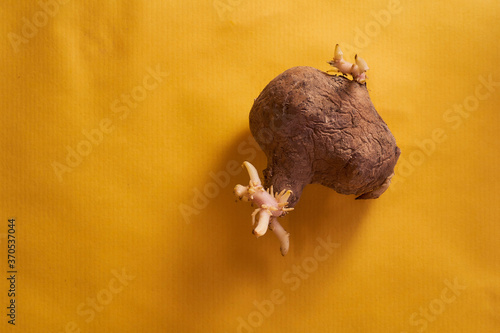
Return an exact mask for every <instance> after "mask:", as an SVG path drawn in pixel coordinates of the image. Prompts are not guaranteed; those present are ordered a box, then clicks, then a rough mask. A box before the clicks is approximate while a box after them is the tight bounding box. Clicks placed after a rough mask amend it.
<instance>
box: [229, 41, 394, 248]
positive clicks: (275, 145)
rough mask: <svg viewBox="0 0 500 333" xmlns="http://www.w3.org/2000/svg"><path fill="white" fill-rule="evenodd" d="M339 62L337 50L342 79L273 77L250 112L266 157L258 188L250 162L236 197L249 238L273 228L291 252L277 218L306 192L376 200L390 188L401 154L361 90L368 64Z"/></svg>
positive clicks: (304, 71) (293, 73)
mask: <svg viewBox="0 0 500 333" xmlns="http://www.w3.org/2000/svg"><path fill="white" fill-rule="evenodd" d="M355 59H356V64H350V63H348V62H346V61H345V60H344V59H343V58H342V53H341V51H340V48H339V47H338V45H337V47H336V51H335V58H334V60H333V61H331V62H330V64H332V65H333V66H335V67H336V68H337V69H338V70H339V71H341V72H342V73H343V74H350V75H352V78H353V80H350V79H348V78H346V77H343V76H331V75H329V74H327V73H325V72H322V71H320V70H318V69H315V68H312V67H294V68H291V69H289V70H287V71H285V72H283V73H282V74H280V75H278V76H277V77H276V78H275V79H273V80H272V81H271V82H270V83H269V84H268V85H267V86H266V87H265V88H264V90H263V91H262V92H261V93H260V95H259V97H258V98H257V99H256V100H255V102H254V104H253V107H252V109H251V110H250V130H251V132H252V135H253V136H254V138H255V139H256V141H257V142H258V143H259V145H260V147H261V148H262V150H263V151H264V153H265V154H266V156H267V168H266V169H265V170H264V182H263V183H262V182H261V180H260V177H259V173H258V171H257V169H255V167H254V166H253V165H252V164H250V163H249V162H244V163H243V165H244V167H246V169H247V171H248V174H249V176H250V182H249V184H248V186H243V185H236V187H235V188H234V193H235V194H236V196H237V197H239V198H240V199H241V200H243V201H250V202H252V204H253V205H255V206H256V207H257V208H256V209H255V211H254V212H253V214H252V223H253V224H255V220H256V219H257V226H256V227H255V228H254V230H253V233H254V235H256V236H257V237H260V236H262V235H264V234H265V233H266V231H267V230H268V229H271V230H272V231H273V232H274V233H275V234H276V236H277V237H278V239H279V240H280V243H281V254H282V255H285V254H286V253H287V252H288V248H289V233H288V232H286V230H285V229H284V228H283V227H282V226H281V225H280V223H279V222H278V220H277V219H278V217H281V216H283V215H285V214H286V213H287V212H289V211H291V210H293V207H294V206H295V205H296V204H297V202H298V200H299V198H300V196H301V194H302V191H303V189H304V187H305V186H306V185H307V184H312V183H317V184H321V185H324V186H327V187H329V188H332V189H334V190H335V191H337V192H338V193H341V194H355V195H356V196H357V198H356V199H376V198H378V197H379V196H380V195H381V194H382V193H383V192H384V191H385V190H386V189H387V188H388V186H389V184H390V181H391V178H392V176H393V175H394V167H395V165H396V162H397V160H398V158H399V155H400V154H401V151H400V149H399V148H398V147H397V145H396V140H395V139H394V136H393V135H392V133H391V131H390V130H389V128H388V127H387V125H386V123H385V122H384V121H383V120H382V118H381V117H380V116H379V114H378V113H377V111H376V110H375V107H374V106H373V104H372V102H371V100H370V96H369V94H368V90H367V89H366V85H365V84H364V83H365V82H366V74H365V73H366V70H367V69H368V66H367V65H366V62H365V61H364V60H363V59H361V58H358V57H357V56H356V58H355Z"/></svg>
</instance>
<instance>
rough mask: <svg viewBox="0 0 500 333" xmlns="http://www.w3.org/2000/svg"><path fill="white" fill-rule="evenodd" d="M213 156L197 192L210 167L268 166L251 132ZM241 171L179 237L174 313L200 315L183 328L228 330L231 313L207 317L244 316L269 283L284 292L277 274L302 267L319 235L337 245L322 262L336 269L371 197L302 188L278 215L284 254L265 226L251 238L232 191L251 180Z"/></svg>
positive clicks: (244, 207) (247, 209)
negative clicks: (286, 235) (285, 240)
mask: <svg viewBox="0 0 500 333" xmlns="http://www.w3.org/2000/svg"><path fill="white" fill-rule="evenodd" d="M252 150H253V153H252ZM218 160H220V161H221V163H220V164H219V165H215V166H214V167H212V168H211V169H210V168H208V170H207V178H206V181H205V182H204V183H202V184H199V189H200V190H201V191H202V190H203V188H204V187H205V186H206V184H209V183H216V182H215V181H214V178H213V177H212V176H210V175H209V174H210V172H212V173H213V174H218V173H220V172H223V171H225V170H227V167H228V165H229V164H230V163H231V162H230V161H236V162H237V163H238V166H240V165H241V164H242V162H243V161H245V160H248V161H250V162H251V163H252V164H254V165H255V167H256V168H257V169H258V170H259V172H260V174H261V175H262V170H263V169H264V168H265V167H266V157H265V155H264V153H263V152H262V151H261V150H260V148H257V146H256V143H255V141H253V138H251V135H250V132H249V131H247V132H245V133H242V134H241V135H240V136H238V137H236V138H235V139H234V141H233V142H232V144H231V145H229V146H228V147H227V149H226V154H225V155H224V156H221V157H220V158H219V159H218ZM240 170H241V172H240V173H239V174H238V175H236V176H230V179H229V181H228V182H227V184H225V183H223V182H221V184H222V185H225V186H223V187H221V186H220V187H219V188H220V191H219V193H218V195H217V196H214V197H213V198H212V199H210V200H209V203H208V205H207V206H206V207H205V208H204V209H202V210H201V212H200V214H198V215H194V216H192V217H191V219H190V220H191V223H190V224H186V227H185V229H186V232H185V234H184V235H183V236H182V239H183V240H184V244H183V245H184V251H183V253H182V254H181V253H180V254H179V256H182V258H183V259H182V261H183V264H181V267H184V269H183V271H182V272H179V274H180V275H181V277H180V278H181V279H182V282H183V283H182V287H181V288H178V289H177V290H173V291H172V292H174V293H175V295H176V296H175V298H176V299H175V301H176V303H177V304H178V306H179V307H180V309H178V310H177V311H179V313H196V314H197V316H199V318H198V319H197V320H193V321H191V322H185V323H184V324H185V326H183V327H182V328H183V329H186V328H187V327H189V328H190V329H191V330H195V329H201V328H202V327H201V326H199V325H200V324H201V323H204V327H220V325H223V326H224V328H228V329H231V330H232V331H234V330H235V329H236V327H237V325H238V322H237V318H232V317H229V318H228V320H227V322H226V323H215V322H212V320H213V319H212V318H216V317H218V316H216V315H215V314H216V313H217V312H219V311H223V312H228V313H231V311H233V309H234V308H238V309H239V308H241V309H242V311H243V312H242V313H241V316H242V317H244V318H245V317H246V316H247V314H248V313H249V312H250V311H252V309H253V304H252V301H253V300H254V299H258V300H261V299H264V298H266V297H268V295H269V292H270V291H272V290H273V289H275V288H281V289H283V290H286V288H285V287H284V286H283V281H281V278H282V274H283V272H284V271H286V270H288V269H290V266H291V265H293V264H301V263H302V260H303V259H304V258H305V257H308V256H313V253H314V249H315V248H316V247H317V246H318V241H317V238H318V237H320V238H322V239H325V240H326V239H327V238H328V237H330V239H331V241H332V242H336V243H341V247H340V248H339V250H338V251H337V250H335V252H334V253H333V255H332V257H333V258H330V259H329V260H328V261H326V262H325V263H328V264H329V265H331V266H332V267H333V268H332V267H331V268H329V270H330V271H331V270H332V269H333V270H334V271H335V264H336V262H337V261H338V260H340V259H342V254H343V253H346V250H347V249H348V248H349V244H350V243H351V240H352V239H353V236H354V235H355V233H356V230H357V229H358V227H359V226H360V224H361V223H362V220H363V215H364V214H365V213H366V212H367V210H368V208H369V206H370V204H371V200H354V198H355V196H345V195H340V194H337V193H336V192H335V191H333V190H331V189H329V188H326V187H323V186H320V185H316V184H313V185H308V186H307V187H306V188H305V190H304V192H303V194H302V196H301V199H300V201H299V203H298V204H297V206H296V207H295V211H293V212H291V213H290V214H289V215H287V216H286V217H284V218H282V219H281V220H280V222H281V224H282V225H283V226H284V228H285V229H286V230H287V231H288V232H290V234H291V237H290V251H289V253H288V254H287V255H286V256H285V257H282V256H281V254H280V251H279V242H278V240H277V238H276V237H275V236H274V234H273V233H272V232H271V231H268V233H266V235H264V236H262V237H260V238H258V239H256V238H255V236H253V235H252V225H251V217H250V214H251V212H252V211H253V210H254V208H253V207H251V205H250V204H249V203H246V202H240V201H238V200H236V198H235V197H234V195H233V188H234V186H235V185H236V184H245V185H246V184H248V181H249V178H248V174H247V173H246V171H244V170H243V168H240ZM212 187H213V186H212ZM180 237H181V236H180ZM335 258H336V259H335ZM332 259H333V260H332ZM322 265H323V264H322ZM318 290H320V289H318ZM186 299H187V300H194V299H196V300H197V302H196V304H193V303H190V304H186V303H185V302H184V301H183V300H186ZM241 302H243V303H242V304H239V303H241ZM238 304H239V305H238ZM236 317H237V316H236ZM186 318H187V317H186Z"/></svg>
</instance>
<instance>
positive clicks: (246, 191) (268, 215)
mask: <svg viewBox="0 0 500 333" xmlns="http://www.w3.org/2000/svg"><path fill="white" fill-rule="evenodd" d="M243 166H244V167H245V168H246V169H247V171H248V175H249V176H250V182H249V184H248V186H243V185H236V186H235V188H234V194H235V195H236V196H237V197H238V198H239V199H240V200H242V201H250V202H252V203H253V204H254V205H255V206H256V207H257V209H255V210H254V212H253V213H252V225H255V220H257V225H256V226H255V228H254V229H253V234H254V235H255V236H256V237H260V236H263V235H264V234H265V233H266V232H267V229H268V228H269V229H271V230H272V231H273V232H274V234H275V235H276V236H277V237H278V239H279V240H280V243H281V246H280V250H281V254H282V255H285V254H287V252H288V248H289V236H290V234H289V233H288V232H286V230H285V229H283V227H282V226H281V225H280V223H279V222H278V217H280V216H283V215H285V214H286V213H287V212H289V211H291V210H293V208H287V205H288V201H287V200H288V198H289V197H290V195H291V194H292V191H290V190H283V191H281V192H280V193H274V191H273V187H272V186H271V187H270V188H269V189H267V190H266V189H264V187H263V186H262V182H261V181H260V178H259V173H258V172H257V169H255V167H254V166H253V165H252V164H251V163H250V162H244V163H243Z"/></svg>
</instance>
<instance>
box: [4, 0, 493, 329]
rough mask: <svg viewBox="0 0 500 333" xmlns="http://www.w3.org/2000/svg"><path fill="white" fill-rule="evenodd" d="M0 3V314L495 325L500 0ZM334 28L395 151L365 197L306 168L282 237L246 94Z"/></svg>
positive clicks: (225, 324)
mask: <svg viewBox="0 0 500 333" xmlns="http://www.w3.org/2000/svg"><path fill="white" fill-rule="evenodd" d="M1 8H2V10H1V11H0V13H1V14H0V18H1V20H2V22H3V23H2V25H1V30H0V35H1V36H3V38H2V39H1V40H2V42H1V43H2V44H1V56H0V70H1V73H2V80H1V81H0V92H1V93H0V94H1V96H0V105H1V112H0V124H1V126H2V129H1V131H0V145H1V146H0V147H1V148H0V151H1V152H2V156H1V159H0V160H1V162H0V168H1V169H0V170H1V178H0V181H1V191H0V258H3V259H2V260H1V265H0V269H1V276H2V281H3V283H1V284H0V288H1V289H0V295H1V297H0V307H1V309H2V316H1V317H0V318H2V319H1V323H0V331H1V332H245V333H248V332H384V333H387V332H398V333H401V332H407V333H410V332H492V333H494V332H500V247H499V240H500V219H499V216H500V208H499V207H500V206H499V205H498V203H499V194H498V193H499V191H500V181H499V177H498V171H499V154H498V152H499V150H500V144H499V140H498V138H497V135H498V133H499V131H500V127H499V120H500V116H499V112H498V111H499V108H498V105H499V102H500V70H499V69H498V66H497V62H498V60H499V58H500V48H499V46H498V37H499V36H500V26H499V24H498V19H499V14H500V3H499V2H498V1H492V0H489V1H488V0H483V1H472V2H471V1H465V0H455V1H448V2H436V1H407V0H401V1H397V0H391V1H389V0H387V1H374V0H371V1H316V2H314V1H313V2H311V1H308V2H303V1H268V0H267V1H264V0H257V1H248V0H215V1H212V0H209V1H178V0H175V1H174V0H172V1H161V0H150V1H137V0H131V1H118V2H114V1H71V0H40V1H4V3H3V4H2V5H1ZM337 43H338V44H340V45H341V47H342V51H343V52H344V58H346V60H347V61H351V62H352V61H354V55H355V54H358V55H359V56H360V57H362V58H363V59H364V60H366V62H367V64H368V66H369V67H370V70H369V71H368V73H367V74H368V80H367V86H368V89H369V92H370V96H371V98H372V101H373V103H374V105H375V107H376V109H377V111H378V112H379V114H380V115H381V116H382V118H383V119H384V120H385V121H386V123H387V124H388V126H389V128H390V129H391V131H392V133H393V134H394V136H395V138H396V140H397V143H398V146H399V147H400V148H401V151H402V155H401V158H400V160H399V163H398V166H397V168H396V175H395V177H394V178H393V184H392V185H391V188H390V190H388V191H387V192H386V193H385V194H384V195H383V196H382V197H380V198H379V199H377V200H369V201H355V200H354V197H353V196H343V195H340V194H337V193H335V192H334V191H333V190H331V189H327V188H324V187H321V186H318V185H311V186H308V187H306V190H305V191H304V193H303V195H302V198H301V200H300V202H299V204H298V205H297V206H296V209H295V211H293V212H291V213H290V214H289V215H288V216H287V217H286V218H284V219H283V220H282V224H283V226H284V227H285V228H286V229H287V230H288V231H289V232H290V234H291V238H290V240H291V245H290V252H289V253H288V254H287V256H285V257H282V256H281V255H280V253H279V244H278V241H277V240H276V239H275V237H274V236H273V235H272V234H271V235H265V236H264V237H261V238H259V239H255V237H254V236H253V235H252V234H251V230H252V226H251V217H250V214H251V212H252V210H253V209H252V208H251V207H250V206H249V205H248V204H246V203H236V202H235V198H234V196H233V194H232V189H233V187H234V185H236V184H238V183H240V184H244V183H247V182H248V175H247V174H245V173H244V172H243V169H241V168H240V165H241V163H242V162H243V161H245V160H248V161H250V162H251V163H253V164H254V165H255V166H256V167H257V169H258V170H259V171H260V172H261V171H262V170H263V169H264V168H265V167H266V159H265V156H264V154H263V152H262V151H261V150H260V149H259V148H258V146H257V145H256V143H255V141H253V139H252V138H251V135H250V132H249V125H248V112H249V110H250V108H251V107H252V103H253V101H254V99H255V98H257V96H258V95H259V93H260V92H261V91H262V89H263V88H264V87H265V85H266V84H267V83H268V82H269V81H270V80H271V79H273V78H274V77H276V76H277V75H278V74H280V73H281V72H283V71H284V70H286V69H288V68H290V67H293V66H298V65H305V66H312V67H316V68H318V69H321V70H328V69H330V66H329V65H328V64H327V63H326V62H327V61H329V60H331V59H332V58H333V54H334V48H335V44H337ZM9 219H15V222H14V225H15V227H9V226H8V225H9V222H8V220H9ZM11 229H12V230H14V231H9V230H11ZM9 232H10V234H11V235H12V236H15V242H12V240H14V238H12V237H10V238H9V236H8V235H9ZM9 241H10V242H9ZM12 244H15V246H14V248H15V251H14V254H11V255H13V256H14V259H10V258H9V257H8V254H9V253H8V246H9V245H12ZM11 252H12V251H11ZM7 260H14V263H11V262H8V261H7ZM11 264H13V265H14V266H13V268H11V267H10V266H9V265H11ZM8 271H15V273H7V272H8ZM11 275H15V277H14V279H13V280H12V281H10V280H9V279H8V278H10V277H11ZM11 282H12V283H13V284H14V289H15V290H14V292H15V296H9V294H10V292H9V290H10V289H11V284H12V283H11ZM11 300H15V310H14V313H15V325H13V324H12V323H9V322H8V321H9V320H12V319H11V317H9V316H8V315H9V314H10V313H11V309H9V308H8V307H9V306H10V304H11V303H10V302H11Z"/></svg>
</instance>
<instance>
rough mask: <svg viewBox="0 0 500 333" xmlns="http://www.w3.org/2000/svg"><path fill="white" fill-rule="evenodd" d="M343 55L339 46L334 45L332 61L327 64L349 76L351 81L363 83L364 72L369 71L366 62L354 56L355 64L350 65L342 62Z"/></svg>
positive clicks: (364, 78)
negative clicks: (351, 78)
mask: <svg viewBox="0 0 500 333" xmlns="http://www.w3.org/2000/svg"><path fill="white" fill-rule="evenodd" d="M343 55H344V53H343V52H342V50H341V49H340V46H339V44H337V45H335V54H334V56H333V60H332V61H329V62H328V63H329V64H330V65H332V66H333V67H335V68H336V69H337V70H338V71H339V72H341V73H343V74H351V75H352V77H353V79H354V80H356V81H357V82H359V83H365V82H366V71H367V70H369V69H370V68H369V67H368V65H367V64H366V61H365V60H364V59H363V58H361V57H358V55H357V54H356V55H355V56H354V61H355V64H351V63H350V62H348V61H345V60H344V58H343Z"/></svg>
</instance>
